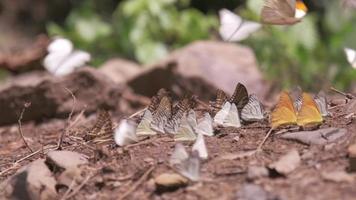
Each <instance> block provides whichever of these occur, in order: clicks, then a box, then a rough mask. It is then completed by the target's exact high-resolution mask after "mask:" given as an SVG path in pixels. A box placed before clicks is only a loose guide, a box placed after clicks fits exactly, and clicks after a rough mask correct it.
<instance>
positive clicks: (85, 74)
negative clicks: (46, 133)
mask: <svg viewBox="0 0 356 200" xmlns="http://www.w3.org/2000/svg"><path fill="white" fill-rule="evenodd" d="M65 88H68V89H69V90H70V91H71V92H72V93H73V94H74V95H75V97H76V102H75V106H74V112H75V113H77V112H80V111H81V110H83V109H85V111H86V113H92V112H94V111H96V110H97V109H98V108H103V107H104V108H107V109H115V108H116V106H117V102H118V99H119V97H120V89H119V88H118V87H117V86H116V85H115V84H114V83H113V82H112V81H111V80H110V79H108V78H107V77H106V76H105V75H103V74H101V73H100V72H98V71H97V70H96V69H94V68H89V67H84V68H80V69H78V70H77V71H75V72H74V73H72V74H70V75H68V76H64V77H52V76H49V75H48V74H47V75H44V73H43V72H40V73H31V74H29V75H24V76H22V75H20V76H17V77H14V78H13V80H12V81H11V82H9V83H7V84H4V85H2V86H0V108H1V111H2V113H7V114H6V115H1V116H0V126H1V125H6V124H11V123H16V122H17V120H18V117H19V114H20V113H21V111H22V109H23V107H24V104H25V103H26V102H31V106H30V107H29V108H27V109H26V112H25V113H24V116H23V119H22V122H24V121H29V120H42V119H44V118H50V117H61V118H66V117H68V114H69V113H70V112H71V110H72V107H73V98H72V96H71V94H70V93H69V92H68V91H67V90H66V89H65Z"/></svg>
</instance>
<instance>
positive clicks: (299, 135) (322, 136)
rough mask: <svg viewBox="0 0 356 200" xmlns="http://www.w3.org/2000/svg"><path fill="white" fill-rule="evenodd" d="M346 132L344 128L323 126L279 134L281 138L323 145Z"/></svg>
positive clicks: (335, 139)
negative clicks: (322, 127)
mask: <svg viewBox="0 0 356 200" xmlns="http://www.w3.org/2000/svg"><path fill="white" fill-rule="evenodd" d="M346 134H347V130H346V129H340V128H324V129H318V130H315V131H299V132H293V133H286V134H283V135H282V136H281V138H283V139H291V140H297V141H299V142H301V143H304V144H308V145H312V144H317V145H324V144H328V143H332V142H335V141H337V140H338V139H340V138H341V137H343V136H344V135H346Z"/></svg>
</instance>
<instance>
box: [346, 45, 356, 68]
mask: <svg viewBox="0 0 356 200" xmlns="http://www.w3.org/2000/svg"><path fill="white" fill-rule="evenodd" d="M344 51H345V54H346V58H347V61H348V62H349V63H350V64H351V66H352V68H354V69H356V51H355V50H354V49H350V48H344Z"/></svg>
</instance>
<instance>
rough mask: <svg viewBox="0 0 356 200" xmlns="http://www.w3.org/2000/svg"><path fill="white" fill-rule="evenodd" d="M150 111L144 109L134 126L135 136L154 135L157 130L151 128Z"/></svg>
mask: <svg viewBox="0 0 356 200" xmlns="http://www.w3.org/2000/svg"><path fill="white" fill-rule="evenodd" d="M151 122H152V113H151V111H150V110H149V109H147V110H145V112H144V114H143V116H142V119H141V121H140V123H139V124H138V125H137V128H136V135H137V136H148V135H156V134H157V132H156V131H154V130H152V129H151Z"/></svg>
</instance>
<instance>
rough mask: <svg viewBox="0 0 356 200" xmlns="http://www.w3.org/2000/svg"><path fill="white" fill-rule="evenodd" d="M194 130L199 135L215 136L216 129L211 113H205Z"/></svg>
mask: <svg viewBox="0 0 356 200" xmlns="http://www.w3.org/2000/svg"><path fill="white" fill-rule="evenodd" d="M194 131H195V132H196V133H197V134H198V135H199V134H203V135H207V136H213V135H214V129H213V119H212V118H211V116H210V114H209V113H205V114H204V117H203V118H202V119H201V120H200V121H199V123H198V124H197V126H196V127H195V129H194Z"/></svg>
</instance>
